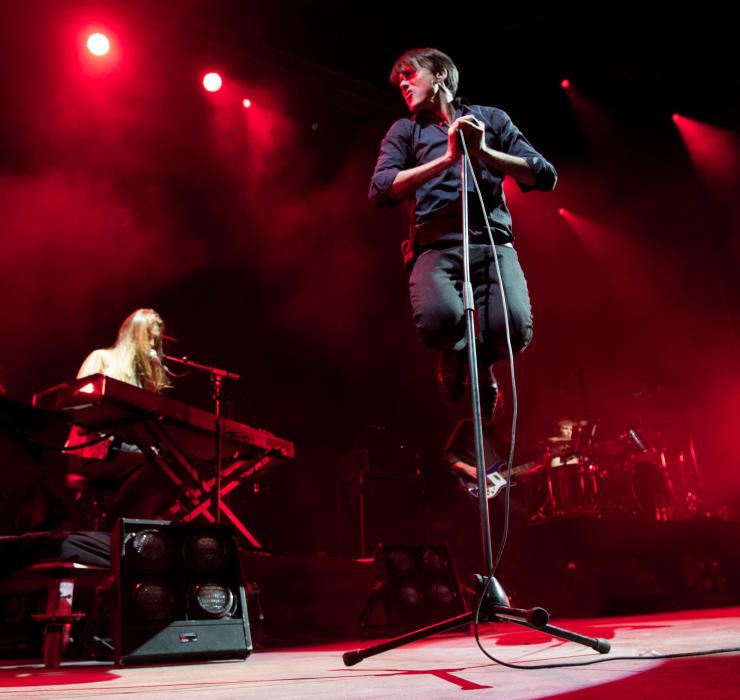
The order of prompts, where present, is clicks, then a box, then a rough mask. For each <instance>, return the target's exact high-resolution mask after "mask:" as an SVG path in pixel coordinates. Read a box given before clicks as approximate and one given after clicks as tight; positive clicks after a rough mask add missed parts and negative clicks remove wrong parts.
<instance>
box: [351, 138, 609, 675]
mask: <svg viewBox="0 0 740 700" xmlns="http://www.w3.org/2000/svg"><path fill="white" fill-rule="evenodd" d="M460 137H461V138H463V139H464V136H463V134H462V133H460ZM462 145H463V146H465V144H464V141H463V144H462ZM466 152H467V148H464V150H463V155H462V156H461V158H460V181H461V199H462V234H463V235H462V248H463V267H464V275H465V276H464V283H463V308H464V312H465V321H466V328H465V338H466V342H467V344H468V379H469V383H470V396H471V400H472V403H473V406H472V409H473V430H474V437H475V461H476V471H477V476H478V494H479V495H478V500H479V502H480V531H481V540H482V543H483V557H484V561H485V573H484V574H476V576H475V587H476V589H477V590H478V592H479V598H478V604H477V606H476V608H477V610H476V611H475V612H474V611H469V612H466V613H463V614H461V615H457V616H456V617H453V618H449V619H447V620H442V621H441V622H436V623H434V624H431V625H429V626H427V627H423V628H422V629H418V630H415V631H412V632H407V633H406V634H403V635H401V636H399V637H395V638H394V639H390V640H388V641H387V642H382V643H381V644H376V645H373V646H370V647H366V648H365V649H356V650H354V651H347V652H345V653H344V654H342V660H343V662H344V665H345V666H354V665H355V664H358V663H360V661H362V660H363V659H366V658H368V657H370V656H375V655H376V654H381V653H383V652H385V651H389V650H391V649H396V648H398V647H400V646H403V645H404V644H409V643H411V642H414V641H417V640H419V639H425V638H427V637H430V636H432V635H433V634H436V633H437V632H448V631H450V630H453V629H456V628H458V627H462V626H463V625H467V624H470V623H471V622H474V623H477V622H478V621H483V622H502V621H506V622H513V623H514V624H517V625H522V626H523V627H529V628H530V629H537V630H540V631H542V632H543V633H546V634H550V635H552V636H553V637H559V638H561V639H567V640H569V641H572V642H576V643H577V644H583V645H584V646H588V647H590V648H591V649H594V650H595V651H597V652H599V653H600V654H606V653H608V652H609V650H610V649H611V645H610V644H609V642H608V641H606V640H605V639H601V638H599V637H587V636H585V635H582V634H578V633H576V632H571V631H570V630H565V629H562V628H560V627H555V626H553V625H550V624H549V621H550V613H549V612H547V610H545V609H544V608H541V607H533V608H528V609H524V608H512V607H511V606H510V604H509V598H508V596H507V595H506V593H505V591H504V589H503V588H502V587H501V585H500V584H499V582H498V581H497V580H496V579H495V578H494V577H493V569H494V561H493V549H492V547H491V525H490V520H489V516H488V498H486V495H487V483H486V465H485V458H484V452H483V426H482V422H481V409H480V387H479V386H478V360H477V352H476V338H475V298H474V295H473V285H472V283H471V281H470V232H469V229H468V159H467V158H466ZM493 254H494V255H496V251H495V250H494V251H493ZM502 286H503V285H502Z"/></svg>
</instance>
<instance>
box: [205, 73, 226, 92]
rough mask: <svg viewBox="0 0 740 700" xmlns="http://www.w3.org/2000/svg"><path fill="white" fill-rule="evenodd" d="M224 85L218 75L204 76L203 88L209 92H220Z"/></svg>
mask: <svg viewBox="0 0 740 700" xmlns="http://www.w3.org/2000/svg"><path fill="white" fill-rule="evenodd" d="M222 85H223V80H221V76H220V75H219V74H218V73H206V74H205V75H204V76H203V87H204V88H205V89H206V90H208V92H218V91H219V90H220V89H221V86H222Z"/></svg>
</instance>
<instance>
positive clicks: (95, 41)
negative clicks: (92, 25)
mask: <svg viewBox="0 0 740 700" xmlns="http://www.w3.org/2000/svg"><path fill="white" fill-rule="evenodd" d="M87 50H88V51H89V52H90V53H91V54H92V55H93V56H105V55H106V54H107V53H108V52H109V51H110V40H109V39H108V37H107V36H105V34H101V33H100V32H95V33H94V34H90V36H89V37H87Z"/></svg>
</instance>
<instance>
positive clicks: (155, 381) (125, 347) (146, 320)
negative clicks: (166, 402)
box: [111, 309, 171, 392]
mask: <svg viewBox="0 0 740 700" xmlns="http://www.w3.org/2000/svg"><path fill="white" fill-rule="evenodd" d="M163 335H164V321H163V320H162V317H161V316H160V315H159V314H158V313H157V312H156V311H154V309H137V310H136V311H134V312H133V313H132V314H131V315H130V316H129V317H128V318H127V319H126V320H125V321H124V322H123V323H122V324H121V327H120V329H119V330H118V339H117V340H116V344H115V345H114V346H113V347H112V348H111V349H112V350H113V351H114V352H115V353H116V354H117V355H118V358H119V360H120V363H121V369H122V371H123V375H124V376H123V381H125V382H128V383H129V384H134V385H135V386H140V387H142V388H144V389H148V390H149V391H156V392H160V391H162V389H166V388H168V387H170V386H171V384H170V383H169V381H168V380H167V374H166V373H165V371H164V368H163V367H162V363H161V362H158V361H157V358H161V357H162V336H163ZM152 350H154V351H156V357H153V356H152V352H151V351H152Z"/></svg>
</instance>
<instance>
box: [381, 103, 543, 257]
mask: <svg viewBox="0 0 740 700" xmlns="http://www.w3.org/2000/svg"><path fill="white" fill-rule="evenodd" d="M465 114H472V115H473V116H475V117H476V118H477V119H478V120H480V121H482V122H483V123H484V125H485V138H486V144H487V145H488V146H489V147H490V148H492V149H495V150H497V151H503V152H504V153H509V154H511V155H514V156H520V157H521V158H524V160H526V161H527V163H529V166H530V168H531V169H532V173H533V175H534V180H535V184H534V186H532V187H530V186H527V185H523V184H522V183H518V185H519V188H520V189H521V190H522V191H524V192H526V191H528V190H533V189H536V190H542V191H549V190H552V189H553V188H554V187H555V183H556V182H557V173H556V171H555V168H554V167H553V165H552V164H551V163H550V162H548V161H547V160H546V159H545V158H544V157H543V156H542V155H541V154H540V153H538V152H537V151H536V150H535V149H534V148H533V146H532V145H531V144H530V143H529V141H527V139H526V138H525V137H524V135H523V134H522V132H521V131H520V130H519V129H518V128H517V127H516V126H515V124H514V123H513V122H512V121H511V119H510V117H509V115H508V114H506V112H504V111H503V110H500V109H498V108H496V107H484V106H481V105H468V104H466V103H464V102H462V101H460V100H458V101H457V111H456V113H455V118H457V117H460V116H463V115H465ZM447 128H448V126H447V124H446V123H444V122H439V121H436V120H434V119H431V118H430V117H429V115H428V114H421V115H418V116H417V117H416V118H403V119H399V120H398V121H396V122H394V123H393V125H392V126H391V128H390V129H389V130H388V132H387V133H386V135H385V138H384V139H383V141H382V143H381V146H380V154H379V156H378V161H377V163H376V165H375V172H374V173H373V177H372V180H371V182H370V193H369V195H370V199H371V201H372V202H373V203H374V204H376V205H377V206H381V207H383V206H394V205H396V204H398V202H399V200H394V199H391V197H390V189H391V185H392V184H393V180H394V179H395V177H396V175H397V174H398V172H399V171H401V170H407V169H409V168H413V167H415V166H417V165H421V164H423V163H427V162H429V161H432V160H434V159H435V158H438V157H440V156H443V155H444V154H445V152H446V151H447ZM475 169H476V174H477V176H478V179H479V182H480V186H481V191H482V194H483V200H484V203H485V208H486V215H487V218H488V222H489V225H490V226H491V229H492V231H493V234H494V240H495V241H496V243H506V242H510V241H512V240H513V239H514V235H513V232H512V227H511V214H510V213H509V209H508V207H507V206H506V199H505V197H504V191H503V179H504V175H503V173H501V172H500V171H498V170H496V169H494V168H491V167H490V166H488V165H487V164H485V163H482V162H477V161H476V162H475ZM474 187H475V186H474V184H473V182H472V178H470V177H468V206H469V209H468V210H469V215H470V228H471V236H472V237H473V238H472V240H473V242H475V239H476V237H478V236H484V237H486V238H487V236H486V234H485V225H484V223H483V218H482V216H481V212H480V209H481V208H480V204H479V203H478V198H477V196H476V194H475V190H474ZM459 193H460V166H459V165H458V164H457V163H456V164H454V165H451V166H450V167H449V168H447V169H446V170H444V171H443V172H441V173H439V174H438V175H435V176H434V177H432V178H431V179H430V180H428V181H427V182H425V183H424V184H422V185H421V186H420V187H419V188H418V189H417V190H416V192H415V193H414V195H413V196H411V197H409V198H408V200H409V204H410V206H411V208H412V213H413V216H412V222H411V235H410V239H411V241H412V245H413V251H414V253H417V254H418V252H419V250H421V249H423V248H425V247H428V246H430V245H433V246H435V247H437V246H440V245H441V246H444V245H453V244H459V242H460V238H461V233H460V230H461V228H462V225H461V203H460V194H459Z"/></svg>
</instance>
